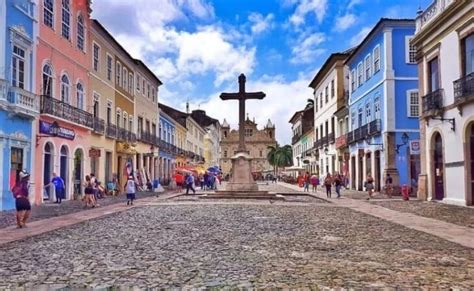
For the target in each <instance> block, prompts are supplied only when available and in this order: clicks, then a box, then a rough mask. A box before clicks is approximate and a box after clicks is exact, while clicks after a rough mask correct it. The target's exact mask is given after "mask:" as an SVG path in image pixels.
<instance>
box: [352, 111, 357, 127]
mask: <svg viewBox="0 0 474 291" xmlns="http://www.w3.org/2000/svg"><path fill="white" fill-rule="evenodd" d="M355 120H356V112H355V111H352V113H351V129H352V130H354V129H355Z"/></svg>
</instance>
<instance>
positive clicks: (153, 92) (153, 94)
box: [151, 88, 156, 102]
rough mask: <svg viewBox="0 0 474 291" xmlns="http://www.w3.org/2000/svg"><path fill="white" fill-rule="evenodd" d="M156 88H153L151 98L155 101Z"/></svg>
mask: <svg viewBox="0 0 474 291" xmlns="http://www.w3.org/2000/svg"><path fill="white" fill-rule="evenodd" d="M155 99H156V98H155V88H151V100H153V102H155Z"/></svg>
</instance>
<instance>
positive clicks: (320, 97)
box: [319, 92, 323, 108]
mask: <svg viewBox="0 0 474 291" xmlns="http://www.w3.org/2000/svg"><path fill="white" fill-rule="evenodd" d="M319 108H323V92H321V93H319Z"/></svg>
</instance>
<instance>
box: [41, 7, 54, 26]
mask: <svg viewBox="0 0 474 291" xmlns="http://www.w3.org/2000/svg"><path fill="white" fill-rule="evenodd" d="M43 23H44V25H46V26H49V27H51V28H53V24H54V0H44V1H43Z"/></svg>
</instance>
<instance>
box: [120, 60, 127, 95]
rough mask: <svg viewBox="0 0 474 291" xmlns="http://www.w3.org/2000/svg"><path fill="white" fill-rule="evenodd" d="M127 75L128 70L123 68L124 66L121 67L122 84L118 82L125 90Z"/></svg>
mask: <svg viewBox="0 0 474 291" xmlns="http://www.w3.org/2000/svg"><path fill="white" fill-rule="evenodd" d="M127 76H128V70H127V69H126V68H125V66H124V67H123V84H120V85H121V86H122V88H124V89H125V90H127V83H128V82H127V80H128V78H127Z"/></svg>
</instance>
